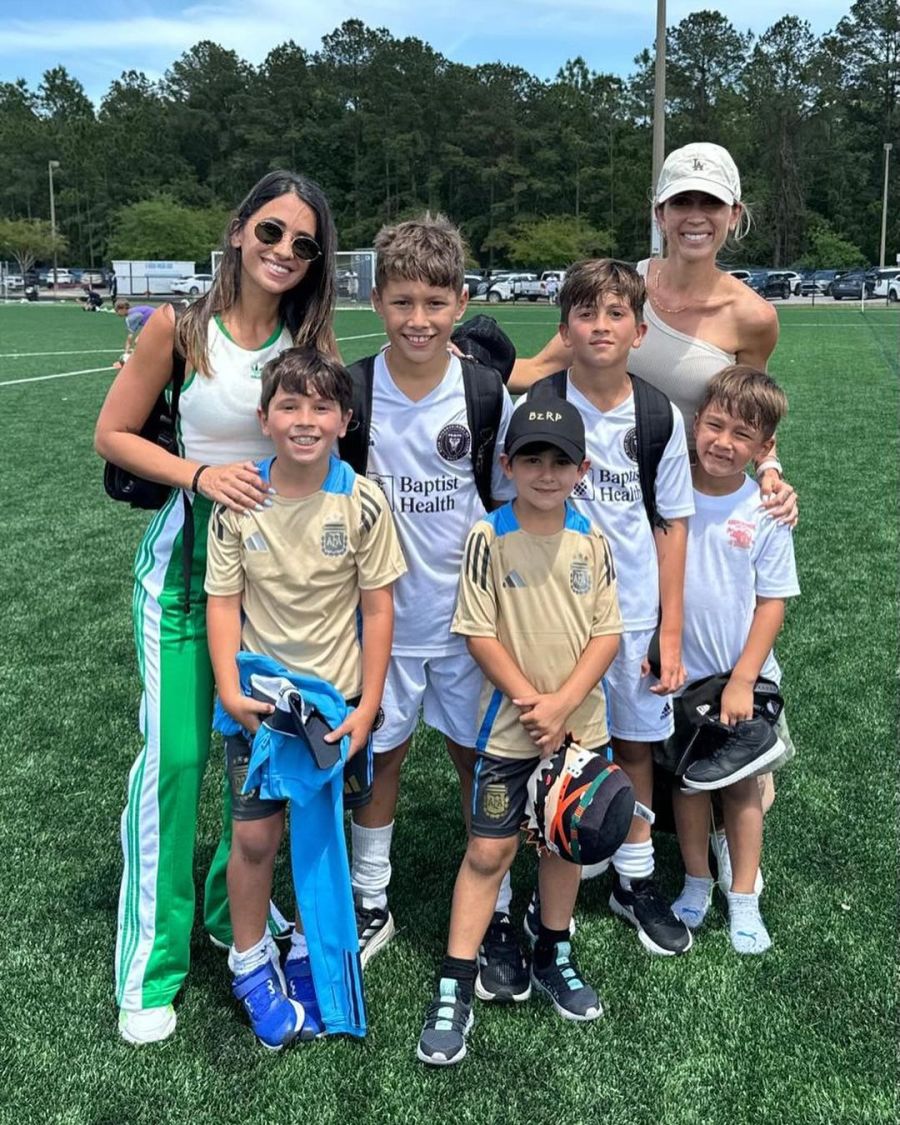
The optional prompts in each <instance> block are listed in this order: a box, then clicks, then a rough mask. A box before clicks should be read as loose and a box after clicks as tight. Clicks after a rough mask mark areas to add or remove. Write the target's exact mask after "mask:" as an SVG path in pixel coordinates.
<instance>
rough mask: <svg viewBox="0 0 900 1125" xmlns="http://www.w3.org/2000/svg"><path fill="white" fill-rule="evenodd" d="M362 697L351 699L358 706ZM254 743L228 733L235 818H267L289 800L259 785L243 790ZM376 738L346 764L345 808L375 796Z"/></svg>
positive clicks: (350, 703) (227, 762)
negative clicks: (266, 793)
mask: <svg viewBox="0 0 900 1125" xmlns="http://www.w3.org/2000/svg"><path fill="white" fill-rule="evenodd" d="M357 703H359V698H356V699H348V700H347V704H348V706H350V707H355V706H356V704H357ZM251 753H252V750H251V746H250V743H249V742H248V741H247V739H246V738H244V736H243V735H242V734H230V735H226V736H225V772H226V773H227V775H228V784H229V787H230V789H231V817H232V819H233V820H264V819H265V818H266V817H269V816H274V815H275V813H278V812H281V811H282V809H283V808H284V807H285V806H286V805H287V801H269V800H265V799H264V798H262V797H260V795H259V790H258V789H251V790H250V792H249V793H243V792H242V789H243V788H244V782H245V781H246V780H247V772H248V770H249V767H250V755H251ZM371 759H372V740H371V737H370V738H369V741H368V743H367V745H366V746H365V747H364V749H362V750H359V751H357V752H356V754H354V755H353V757H352V758H351V759H350V761H349V762H348V763H347V764H346V766H345V767H344V808H345V809H358V808H362V806H363V805H367V804H368V803H369V801H371V800H372V764H371Z"/></svg>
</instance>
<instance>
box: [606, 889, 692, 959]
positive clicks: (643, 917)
mask: <svg viewBox="0 0 900 1125" xmlns="http://www.w3.org/2000/svg"><path fill="white" fill-rule="evenodd" d="M609 906H610V909H611V910H612V912H613V914H618V915H619V917H620V918H624V919H625V921H626V922H630V923H631V924H632V926H634V927H635V929H636V930H637V932H638V937H639V938H640V941H641V945H643V947H644V948H645V949H647V950H649V952H650V953H659V954H661V955H662V956H664V957H671V956H672V955H673V954H675V953H687V951H688V950H689V949H690V948H691V943H692V941H693V938H692V937H691V931H690V930H689V929H688V928H687V926H686V925H685V924H684V922H682V921H681V920H680V919H678V918H676V917H675V915H674V914H673V913H672V908H671V907H670V906H669V904H668V903H667V902H666V901H665V899H664V898H663V897H662V895H661V894H660V893H659V891H658V890H657V889H656V884H655V883H654V882H653V880H652V879H632V880H631V890H629V891H626V890H625V888H624V887H623V886H622V881H621V879H620V878H619V877H618V875H617V876H616V878H615V881H614V883H613V889H612V894H611V895H610V896H609Z"/></svg>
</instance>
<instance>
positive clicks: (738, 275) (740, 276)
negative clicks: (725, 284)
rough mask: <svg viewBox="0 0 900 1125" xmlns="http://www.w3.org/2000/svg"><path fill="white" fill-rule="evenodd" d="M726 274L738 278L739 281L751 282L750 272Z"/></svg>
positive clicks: (736, 271) (729, 271) (734, 271)
mask: <svg viewBox="0 0 900 1125" xmlns="http://www.w3.org/2000/svg"><path fill="white" fill-rule="evenodd" d="M725 272H726V273H730V274H731V276H732V277H736V278H737V279H738V281H749V280H750V271H749V270H726V271H725Z"/></svg>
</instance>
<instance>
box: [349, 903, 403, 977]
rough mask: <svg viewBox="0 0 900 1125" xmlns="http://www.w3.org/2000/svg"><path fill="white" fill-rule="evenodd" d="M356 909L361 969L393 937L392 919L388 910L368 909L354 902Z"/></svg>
mask: <svg viewBox="0 0 900 1125" xmlns="http://www.w3.org/2000/svg"><path fill="white" fill-rule="evenodd" d="M354 907H355V909H356V934H357V937H358V938H359V961H360V964H361V965H362V967H363V968H365V967H366V965H367V964H368V963H369V962H370V961H371V960H372V958H373V957H374V956H375V954H376V953H377V952H378V950H379V949H383V948H384V947H385V946H386V945H387V943H388V942H389V941H390V940H391V938H392V937H393V936H394V931H395V927H394V919H393V916H392V915H391V912H390V911H389V910H385V909H382V908H380V907H373V908H372V909H368V908H366V907H364V906H361V905H360V902H359V899H355V900H354Z"/></svg>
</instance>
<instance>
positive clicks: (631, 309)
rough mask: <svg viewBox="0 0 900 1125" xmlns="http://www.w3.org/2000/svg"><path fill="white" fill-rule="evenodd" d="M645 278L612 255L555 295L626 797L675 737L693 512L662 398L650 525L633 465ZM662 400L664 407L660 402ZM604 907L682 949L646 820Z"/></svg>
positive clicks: (621, 861)
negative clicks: (602, 598)
mask: <svg viewBox="0 0 900 1125" xmlns="http://www.w3.org/2000/svg"><path fill="white" fill-rule="evenodd" d="M645 296H646V291H645V289H644V282H643V279H642V278H641V277H640V276H639V275H638V274H637V273H636V272H635V270H633V269H632V268H631V267H630V266H628V265H625V263H623V262H615V261H612V260H610V259H598V260H593V261H584V262H577V263H576V264H575V265H574V266H572V267H571V268H570V269H569V270H568V271H567V273H566V279H565V281H564V282H563V286H562V289H561V290H560V298H559V299H560V320H561V323H560V327H559V333H560V336H561V337H562V340H563V342H564V343H565V344H566V345H567V346H569V347H571V349H572V353H573V363H572V366H571V368H569V371H568V376H567V379H566V388H565V389H566V398H567V399H568V400H569V401H570V402H572V403H573V404H574V405H575V406H577V407H578V409H579V411H580V412H581V415H582V417H583V418H584V423H585V431H586V434H587V453H588V458H589V459H590V462H591V468H590V471H589V473H588V474H587V475H586V476H585V478H584V480H583V481H582V482H581V483H580V484H579V486H578V487H577V488H576V489H575V492H574V494H573V500H574V501H575V504H576V507H578V508H579V509H580V510H581V511H582V512H584V513H585V515H587V516H588V518H589V519H590V520H591V522H592V523H594V524H596V526H597V527H599V528H601V529H602V531H603V533H604V535H605V536H606V537H607V539H608V540H609V542H610V546H611V547H612V552H613V557H614V559H615V561H616V573H617V576H618V593H619V605H620V607H621V610H622V621H623V625H624V633H623V636H622V643H621V645H620V646H619V652H618V655H617V656H616V659H615V660H614V661H613V664H612V666H611V667H610V669H609V672H608V673H607V676H606V684H607V688H608V692H609V695H608V701H609V714H610V733H611V734H612V745H613V751H614V754H615V760H616V761H617V762H618V764H619V765H620V766H622V767H623V769H624V770H625V771H626V773H627V774H628V775H629V777H630V779H631V783H632V785H633V786H634V792H635V798H636V800H637V801H639V802H641V804H643V805H645V806H646V807H647V808H650V807H651V805H652V801H653V756H652V747H651V744H652V743H653V742H656V741H657V740H660V739H664V738H667V737H668V735H669V734H671V732H672V703H671V698H670V693H671V692H673V691H675V690H676V689H677V688H678V687H680V686H681V684H682V683H683V682H684V669H683V668H682V664H681V618H682V596H683V586H684V554H685V543H686V537H687V528H686V520H687V517H688V516H690V515H691V513H692V512H693V510H694V503H693V497H692V494H691V476H690V464H689V462H688V455H687V444H686V440H685V433H684V422H683V420H682V418H681V414H680V412H679V411H678V410H676V409H675V408H674V407H673V406H672V405H671V404H668V407H669V409H670V410H671V413H672V426H671V436H670V437H669V439H668V442H667V443H666V445H665V449H664V450H663V452H662V457H661V460H660V461H659V465H658V468H657V470H656V481H655V507H656V512H657V515H658V517H660V518H659V519H658V526H655V527H651V525H650V521H649V519H648V517H647V512H646V509H645V505H644V500H643V493H642V489H641V482H640V472H639V451H638V432H639V431H638V427H639V425H640V419H638V418H637V417H636V413H635V391H634V389H633V384H632V380H631V377H630V376H629V374H628V355H629V351H630V350H631V349H632V348H637V347H639V346H640V343H641V340H642V339H643V336H644V333H645V331H646V326H645V324H644V323H643V307H644V300H645ZM664 405H665V404H664ZM657 625H658V626H659V641H660V652H661V671H660V676H659V679H658V680H655V679H653V678H651V677H650V676H649V675H648V669H647V663H646V657H647V652H648V648H649V645H650V641H651V638H652V636H653V631H654V629H655V628H656V627H657ZM612 864H613V867H614V868H615V873H616V877H615V881H614V885H613V891H612V895H611V897H610V907H611V908H612V909H613V911H614V912H615V913H617V914H619V915H620V916H622V917H623V918H625V919H626V920H627V921H629V922H630V923H631V924H632V925H633V926H635V928H636V929H637V931H638V936H639V937H640V940H641V943H642V944H643V945H644V947H645V948H646V949H648V950H649V951H650V952H651V953H659V954H674V953H684V952H685V951H686V950H687V949H689V948H690V944H691V935H690V931H689V930H688V929H687V927H686V926H685V925H684V923H683V922H682V921H681V920H680V919H678V918H676V917H675V915H674V914H673V913H672V911H671V908H670V907H669V905H668V903H667V902H666V901H665V900H664V899H663V898H662V896H661V894H660V892H659V891H658V890H657V888H656V885H655V882H654V881H653V878H652V876H653V870H654V859H653V843H652V840H651V835H650V824H649V823H648V822H647V821H646V820H643V819H640V818H636V819H635V821H634V825H633V827H632V830H631V832H630V833H629V835H628V838H627V840H626V842H625V843H624V844H623V845H622V846H621V848H619V850H618V851H617V852H616V853H615V855H614V856H613V857H612Z"/></svg>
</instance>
